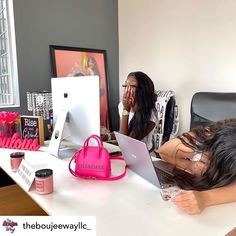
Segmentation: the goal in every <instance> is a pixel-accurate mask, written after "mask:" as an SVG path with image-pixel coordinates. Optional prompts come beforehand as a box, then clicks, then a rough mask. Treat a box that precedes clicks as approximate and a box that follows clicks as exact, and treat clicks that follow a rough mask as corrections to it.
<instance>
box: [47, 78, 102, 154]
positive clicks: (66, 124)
mask: <svg viewBox="0 0 236 236" xmlns="http://www.w3.org/2000/svg"><path fill="white" fill-rule="evenodd" d="M51 88H52V103H53V123H54V129H53V133H52V137H51V140H50V144H49V152H50V153H51V154H52V155H54V156H57V157H61V156H63V157H64V156H65V154H64V155H63V154H62V153H63V152H64V153H65V151H66V150H73V148H74V150H75V148H77V149H78V148H79V147H80V146H82V145H83V143H84V141H85V139H86V138H87V137H89V136H90V135H91V134H97V135H100V95H99V77H98V76H80V77H63V78H61V77H60V78H52V79H51ZM62 141H63V142H62ZM72 147H73V148H72ZM67 153H69V152H67ZM69 156H70V155H69Z"/></svg>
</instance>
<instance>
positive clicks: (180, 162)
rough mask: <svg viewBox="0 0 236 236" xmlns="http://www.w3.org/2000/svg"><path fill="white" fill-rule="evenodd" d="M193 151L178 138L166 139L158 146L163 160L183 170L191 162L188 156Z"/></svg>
mask: <svg viewBox="0 0 236 236" xmlns="http://www.w3.org/2000/svg"><path fill="white" fill-rule="evenodd" d="M193 153H194V151H193V150H192V149H191V148H189V147H186V146H185V145H184V144H183V143H182V142H181V141H180V139H178V138H174V139H171V140H169V141H167V142H166V143H164V144H163V145H162V146H161V147H160V148H159V154H160V157H161V158H162V159H163V160H165V161H167V162H169V163H171V164H173V165H175V166H176V167H178V168H181V169H183V170H186V169H187V168H188V167H189V165H190V164H191V161H190V160H189V159H188V158H189V157H190V156H191V155H193Z"/></svg>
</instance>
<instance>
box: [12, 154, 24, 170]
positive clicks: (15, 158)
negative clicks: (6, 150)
mask: <svg viewBox="0 0 236 236" xmlns="http://www.w3.org/2000/svg"><path fill="white" fill-rule="evenodd" d="M10 157H11V169H12V171H14V172H16V171H17V169H18V168H19V166H20V163H21V161H22V160H23V159H25V153H24V152H13V153H11V154H10Z"/></svg>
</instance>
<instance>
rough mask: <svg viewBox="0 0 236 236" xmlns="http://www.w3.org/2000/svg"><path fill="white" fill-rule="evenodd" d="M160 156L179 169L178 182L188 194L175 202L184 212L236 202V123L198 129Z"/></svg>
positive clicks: (162, 149) (168, 146)
mask: <svg viewBox="0 0 236 236" xmlns="http://www.w3.org/2000/svg"><path fill="white" fill-rule="evenodd" d="M159 154H160V156H161V158H162V159H164V160H166V161H167V162H169V163H172V164H174V165H175V166H176V167H177V168H176V169H175V170H174V174H175V179H176V182H177V184H178V186H179V187H180V188H182V189H185V190H186V191H183V192H180V193H179V194H177V195H176V196H175V197H173V198H172V202H173V203H174V204H175V205H176V206H177V207H178V208H180V209H181V210H183V211H184V212H186V213H188V214H199V213H200V212H202V211H203V210H204V208H206V207H208V206H211V205H217V204H222V203H228V202H233V201H236V119H231V120H225V121H220V122H216V123H212V124H211V125H208V126H206V127H198V128H195V129H193V130H191V131H190V132H188V133H184V134H182V135H180V136H178V137H177V138H175V139H172V140H170V141H168V142H166V143H165V144H163V146H161V147H160V149H159ZM183 170H184V171H183Z"/></svg>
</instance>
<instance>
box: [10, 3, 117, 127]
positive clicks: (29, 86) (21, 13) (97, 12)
mask: <svg viewBox="0 0 236 236" xmlns="http://www.w3.org/2000/svg"><path fill="white" fill-rule="evenodd" d="M14 16H15V30H16V47H17V58H18V72H19V87H20V101H21V107H20V109H19V112H20V113H21V114H31V113H30V112H29V111H27V104H26V92H27V91H35V90H38V91H42V90H50V89H51V87H50V78H51V67H50V54H49V45H50V44H52V45H61V46H72V47H82V48H95V49H103V50H106V51H107V73H108V83H109V94H110V100H109V103H110V109H109V110H110V113H111V115H112V121H113V129H117V128H118V122H119V121H118V114H117V104H118V99H119V95H118V93H119V90H118V89H117V88H118V86H119V78H118V76H119V75H118V73H119V70H118V66H119V65H118V2H117V0H14ZM14 110H17V109H14Z"/></svg>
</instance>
